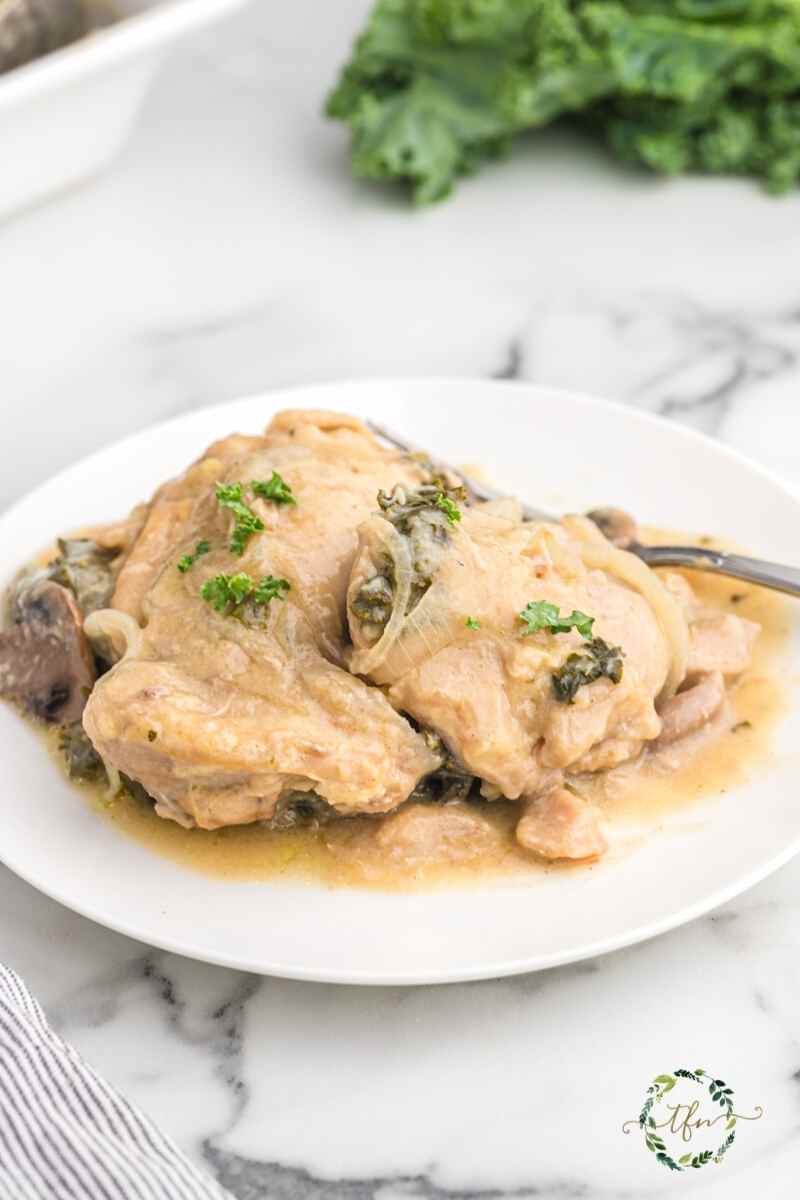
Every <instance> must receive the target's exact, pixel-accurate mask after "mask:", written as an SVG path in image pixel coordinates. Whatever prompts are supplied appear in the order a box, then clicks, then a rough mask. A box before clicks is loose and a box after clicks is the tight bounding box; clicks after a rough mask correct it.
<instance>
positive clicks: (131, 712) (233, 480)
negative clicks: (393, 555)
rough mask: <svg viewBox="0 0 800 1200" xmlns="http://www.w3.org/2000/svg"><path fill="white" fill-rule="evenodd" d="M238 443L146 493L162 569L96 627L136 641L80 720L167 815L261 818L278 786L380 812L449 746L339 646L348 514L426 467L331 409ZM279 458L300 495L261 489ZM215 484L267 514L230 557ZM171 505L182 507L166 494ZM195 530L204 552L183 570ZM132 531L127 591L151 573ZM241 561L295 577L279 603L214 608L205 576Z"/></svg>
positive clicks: (286, 793)
mask: <svg viewBox="0 0 800 1200" xmlns="http://www.w3.org/2000/svg"><path fill="white" fill-rule="evenodd" d="M239 448H244V450H245V454H244V456H233V457H232V458H231V459H230V461H228V462H227V464H226V463H225V462H224V461H223V457H224V456H222V455H220V454H218V453H215V452H214V451H215V448H214V447H212V449H211V450H210V451H209V453H208V454H207V456H206V457H205V458H204V459H203V460H201V462H200V463H198V464H196V465H195V466H194V467H193V468H191V469H190V471H189V472H188V473H187V475H186V476H184V477H183V480H182V481H178V482H177V484H176V485H175V488H174V491H172V493H167V492H165V490H164V489H162V491H161V493H159V495H158V496H157V497H156V498H155V499H154V501H153V503H152V504H151V506H150V512H149V516H148V520H147V521H146V522H145V525H144V527H143V530H142V534H141V535H140V541H141V539H142V538H145V539H148V538H150V539H151V540H150V545H151V547H154V554H153V558H154V559H157V558H158V557H159V556H160V562H151V563H150V564H149V567H150V570H151V571H153V573H154V579H153V580H152V581H151V582H150V583H149V585H148V586H147V588H146V590H145V591H144V592H143V594H141V596H140V598H139V599H138V601H137V602H136V603H134V604H132V605H131V606H130V607H129V606H127V605H125V604H121V605H120V606H119V609H120V610H119V611H118V610H117V606H116V605H115V607H114V608H111V609H108V610H105V611H103V612H100V613H96V614H94V616H93V617H92V618H91V619H90V622H89V624H88V626H87V631H88V633H89V635H90V636H91V637H94V638H96V639H100V640H104V641H105V642H106V643H108V642H110V643H112V644H114V645H116V646H117V647H120V646H122V647H124V648H125V649H126V653H125V655H124V657H123V658H122V660H121V661H120V662H119V663H118V664H117V665H116V666H115V667H114V668H113V669H112V670H111V671H110V672H109V673H108V674H107V675H104V676H103V677H102V678H101V679H100V680H99V682H98V684H97V685H96V687H95V688H94V691H93V692H92V695H91V697H90V699H89V702H88V705H87V708H86V711H85V714H84V726H85V728H86V731H87V733H88V734H89V737H90V738H91V740H92V742H93V743H94V745H95V747H96V748H97V750H98V751H99V752H100V754H102V756H103V758H104V759H105V760H106V762H107V763H110V764H111V765H112V766H114V767H116V768H117V769H118V770H120V771H122V772H124V773H125V774H126V775H129V776H131V777H132V778H133V779H136V780H138V781H139V782H140V783H141V784H142V785H143V786H144V787H145V789H146V790H147V791H148V792H149V793H150V794H151V795H152V796H153V797H154V798H155V799H156V801H157V805H158V811H159V812H160V813H161V815H164V816H171V817H173V818H174V819H176V820H182V821H185V822H187V823H194V822H196V823H197V824H198V825H201V826H203V827H205V828H215V827H218V826H222V825H229V824H241V823H244V822H248V821H253V820H259V819H269V818H271V817H272V816H273V815H274V814H275V812H276V809H277V808H278V805H279V803H280V802H281V801H283V800H285V799H286V798H287V797H290V796H292V795H293V794H295V793H297V792H304V791H305V792H308V791H312V790H313V791H314V792H315V793H316V794H317V795H318V796H319V797H321V798H322V799H323V800H325V801H327V803H329V804H330V805H331V806H333V808H335V809H336V810H337V811H338V812H340V813H343V814H350V813H356V812H385V811H388V810H390V809H392V808H395V807H396V806H397V805H398V804H400V803H401V802H402V801H403V800H405V799H406V798H407V796H408V795H409V794H410V792H411V791H412V790H413V788H414V786H415V784H416V783H417V782H418V780H419V779H420V778H421V777H422V776H423V775H425V774H427V773H429V772H430V771H432V770H433V769H434V768H435V767H436V766H437V765H438V762H439V759H438V758H437V757H436V756H435V755H434V754H433V753H432V752H431V751H430V750H429V749H428V748H427V746H426V743H425V741H424V740H423V738H422V737H421V736H420V735H419V734H418V733H416V732H415V731H414V730H413V729H412V728H411V726H410V725H409V724H408V722H407V721H406V720H405V719H404V718H403V717H402V716H400V715H399V714H398V713H397V712H395V710H394V709H393V708H392V706H391V705H390V704H389V703H388V701H387V700H386V699H385V697H384V696H383V694H382V693H381V692H380V691H378V690H377V689H375V688H370V687H369V686H368V685H367V684H365V683H364V682H363V681H362V680H359V679H356V678H354V677H353V676H351V675H349V674H348V673H347V672H346V671H344V670H343V669H341V668H340V667H339V666H337V665H336V663H335V661H334V662H332V661H330V660H331V659H334V660H335V659H336V658H337V657H338V656H339V655H340V653H341V632H342V616H341V610H342V609H343V604H344V595H345V588H346V582H347V578H348V576H349V571H350V567H351V563H352V558H353V555H354V553H355V550H356V547H357V534H356V526H357V524H358V522H359V521H360V520H362V519H363V518H364V517H365V516H366V514H367V513H368V512H369V511H370V509H371V508H372V507H374V505H375V495H376V492H377V490H378V489H379V488H380V487H381V486H382V485H385V486H391V483H390V481H393V480H395V479H396V478H398V477H399V478H401V479H402V478H406V479H409V478H410V479H418V478H419V477H420V475H421V473H422V472H421V468H420V467H419V466H418V465H417V464H416V463H413V462H410V461H409V460H407V459H401V458H400V457H398V456H397V455H395V454H392V453H388V452H385V451H383V450H382V449H381V447H380V446H379V445H378V443H377V442H375V441H374V439H372V437H371V436H370V435H369V434H368V433H367V431H366V430H365V429H364V427H363V426H362V425H361V424H360V423H359V422H356V421H353V420H351V419H349V418H339V417H336V416H335V415H333V414H316V413H297V414H282V415H281V416H280V417H278V418H276V421H275V422H274V423H273V426H271V427H270V430H269V431H268V432H267V435H266V437H265V439H263V441H261V442H259V444H258V445H256V446H253V445H252V444H251V443H250V441H249V439H248V444H247V445H246V446H244V447H237V450H238V449H239ZM220 466H222V467H223V468H224V470H220V469H219V468H220ZM273 472H277V473H278V474H279V475H280V476H281V479H282V480H283V481H284V482H285V483H286V484H287V485H288V486H289V487H290V488H291V497H292V499H293V500H294V503H291V502H290V501H287V500H286V499H285V498H284V502H283V503H279V502H277V501H275V500H272V499H269V498H266V497H264V496H259V495H258V494H257V490H256V491H254V490H253V488H252V482H253V481H261V482H264V483H268V482H269V481H270V480H271V479H272V476H273ZM201 476H202V482H201ZM217 482H219V483H221V484H223V485H224V486H226V487H228V488H230V487H231V486H234V485H236V484H241V485H242V488H241V495H242V502H243V503H244V504H246V506H247V507H248V508H249V510H250V513H251V514H253V515H255V516H256V517H257V518H258V523H259V524H260V525H261V526H263V529H260V528H256V529H255V530H254V531H253V532H251V533H250V534H249V535H248V536H246V537H244V538H242V539H240V542H239V544H238V545H237V547H236V548H237V549H239V550H241V551H242V552H241V554H238V555H237V554H236V553H234V552H233V551H232V549H231V545H232V540H235V529H236V522H237V514H236V511H235V510H232V509H230V508H228V507H226V506H225V505H224V504H220V502H219V499H218V497H217V494H216V486H215V485H216V483H217ZM262 490H263V489H262ZM228 494H229V493H228ZM189 500H190V501H191V503H190V504H185V502H186V501H189ZM175 504H177V505H179V506H180V510H179V511H180V513H181V515H180V516H178V515H177V511H178V510H176V509H174V508H173V509H170V508H168V507H167V506H168V505H175ZM159 507H160V508H161V517H160V518H159V517H157V516H156V514H157V510H158V509H159ZM159 521H160V522H161V524H162V528H163V529H164V530H165V531H166V532H165V535H164V536H163V537H160V536H159V535H158V533H157V529H158V525H159ZM251 524H252V522H251ZM148 526H149V528H150V533H148ZM200 542H204V543H207V544H208V547H209V549H208V550H207V552H205V553H203V554H201V555H200V556H199V557H197V558H196V559H195V561H194V562H193V563H192V565H191V567H190V568H189V569H188V570H185V571H180V570H178V562H179V560H180V559H181V557H182V556H184V555H191V554H192V553H194V552H196V547H197V545H198V543H200ZM138 547H139V543H135V544H134V547H133V549H132V551H131V553H130V555H129V558H128V561H127V563H126V567H127V568H128V572H129V574H128V579H129V581H130V587H131V590H130V591H128V592H126V591H125V588H126V586H127V584H126V579H125V568H124V569H123V572H121V574H120V577H119V580H118V587H117V594H118V595H119V594H120V593H122V594H123V596H124V595H127V596H133V595H134V592H135V591H137V590H139V589H140V587H141V581H142V579H143V577H144V574H145V572H144V570H138V569H137V568H138V565H139V562H141V563H142V564H144V563H146V562H147V561H148V560H147V557H146V555H145V554H144V553H142V556H141V558H140V559H137V549H138ZM235 572H241V573H245V574H246V575H248V576H249V577H250V579H251V580H253V581H254V582H258V581H260V580H262V579H264V578H265V577H267V576H271V577H273V580H276V581H278V580H285V581H286V583H288V585H289V587H288V589H287V588H286V587H285V586H283V585H281V586H279V587H278V588H277V591H276V593H275V596H274V598H273V599H272V600H271V601H269V602H265V603H256V602H254V601H252V600H250V601H247V602H243V603H242V604H236V605H234V604H232V603H228V604H227V605H224V606H223V607H222V610H221V611H216V610H215V608H214V606H213V604H212V603H210V602H209V600H208V599H204V598H203V597H202V595H201V590H202V589H203V587H204V585H205V584H206V583H207V582H209V581H213V580H214V579H215V578H216V577H217V576H219V575H222V574H227V575H230V574H232V573H235ZM131 608H133V609H134V615H136V610H137V609H138V608H140V609H141V618H142V620H143V621H144V628H139V626H138V624H137V622H136V620H134V619H132V616H131Z"/></svg>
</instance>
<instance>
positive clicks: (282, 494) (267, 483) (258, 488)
mask: <svg viewBox="0 0 800 1200" xmlns="http://www.w3.org/2000/svg"><path fill="white" fill-rule="evenodd" d="M250 490H251V491H252V493H253V495H254V496H261V498H262V499H263V500H272V501H274V503H275V504H297V500H296V499H295V497H294V495H293V494H292V489H291V487H290V486H289V484H288V483H287V482H286V480H285V479H282V478H281V477H280V475H279V474H278V472H277V471H273V472H272V478H271V479H267V480H263V479H254V480H253V481H252V483H251V484H250Z"/></svg>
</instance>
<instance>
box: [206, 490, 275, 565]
mask: <svg viewBox="0 0 800 1200" xmlns="http://www.w3.org/2000/svg"><path fill="white" fill-rule="evenodd" d="M215 494H216V497H217V500H218V501H219V504H220V507H221V508H228V509H230V511H231V512H232V513H233V515H234V517H235V518H236V524H235V525H234V527H233V533H232V534H231V541H230V551H231V554H235V555H236V556H237V557H238V558H241V556H242V555H243V554H244V551H245V547H246V546H247V543H248V541H249V540H250V538H251V537H252V536H253V534H254V533H260V532H261V530H262V529H263V528H264V522H263V521H262V520H261V517H259V516H256V514H255V513H254V512H253V510H252V508H250V507H249V506H248V505H247V504H245V503H244V501H243V500H242V485H241V484H240V483H218V484H217V488H216V493H215Z"/></svg>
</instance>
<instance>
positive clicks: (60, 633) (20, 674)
mask: <svg viewBox="0 0 800 1200" xmlns="http://www.w3.org/2000/svg"><path fill="white" fill-rule="evenodd" d="M95 678H96V673H95V666H94V658H93V656H92V652H91V649H90V647H89V643H88V641H87V640H86V635H85V634H84V632H83V621H82V618H81V614H80V612H79V610H78V606H77V605H76V603H75V600H74V599H73V597H72V595H71V594H70V592H68V591H67V589H66V588H64V587H62V586H61V585H60V584H58V583H54V582H53V581H52V580H50V579H38V580H35V581H34V582H32V583H29V584H24V585H23V586H22V587H21V588H20V590H19V592H18V593H17V595H16V596H15V598H14V600H13V602H12V606H11V625H10V626H9V627H8V628H7V629H6V630H5V631H4V632H2V633H0V696H5V697H7V698H8V699H10V700H14V701H16V702H17V703H18V704H20V705H21V706H22V707H23V708H26V709H27V710H28V712H30V713H32V714H33V715H34V716H36V717H39V718H40V720H42V721H49V722H52V723H56V722H57V723H60V724H68V723H69V722H71V721H78V720H80V717H81V713H82V712H83V708H84V705H85V703H86V698H87V696H88V695H89V692H90V691H91V690H92V686H93V684H94V681H95Z"/></svg>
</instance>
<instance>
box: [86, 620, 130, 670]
mask: <svg viewBox="0 0 800 1200" xmlns="http://www.w3.org/2000/svg"><path fill="white" fill-rule="evenodd" d="M83 629H84V632H85V634H86V636H87V637H88V639H89V641H90V642H93V643H94V642H97V643H98V645H99V647H103V648H104V647H106V646H110V647H111V650H112V652H113V654H114V656H115V662H121V661H122V659H123V658H137V657H138V656H139V654H140V652H141V649H142V631H141V629H140V628H139V625H138V624H137V623H136V621H135V620H134V618H133V617H132V616H131V615H130V613H125V612H120V610H119V609H116V608H100V609H98V610H97V612H93V613H90V614H89V616H88V617H87V618H86V620H85V621H84V623H83Z"/></svg>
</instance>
